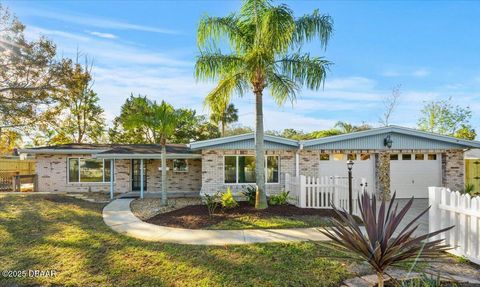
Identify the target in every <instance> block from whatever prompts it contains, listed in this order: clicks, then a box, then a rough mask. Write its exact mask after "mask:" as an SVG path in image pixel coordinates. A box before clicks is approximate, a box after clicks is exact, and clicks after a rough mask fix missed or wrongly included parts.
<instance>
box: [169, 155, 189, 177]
mask: <svg viewBox="0 0 480 287" xmlns="http://www.w3.org/2000/svg"><path fill="white" fill-rule="evenodd" d="M176 160H184V161H185V164H186V165H187V169H186V170H175V161H176ZM172 169H173V172H178V173H186V172H188V159H184V158H174V159H173V160H172Z"/></svg>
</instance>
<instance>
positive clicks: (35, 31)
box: [25, 25, 90, 42]
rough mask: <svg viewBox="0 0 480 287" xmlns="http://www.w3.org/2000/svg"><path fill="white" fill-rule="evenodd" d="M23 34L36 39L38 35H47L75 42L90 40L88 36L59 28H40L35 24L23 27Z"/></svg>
mask: <svg viewBox="0 0 480 287" xmlns="http://www.w3.org/2000/svg"><path fill="white" fill-rule="evenodd" d="M25 36H26V37H27V38H29V39H36V38H39V37H40V36H48V38H53V37H57V38H62V39H67V40H74V41H77V42H88V41H90V38H89V37H85V36H81V35H78V34H75V33H70V32H66V31H59V30H51V29H45V28H40V27H37V26H32V25H29V26H27V27H26V29H25Z"/></svg>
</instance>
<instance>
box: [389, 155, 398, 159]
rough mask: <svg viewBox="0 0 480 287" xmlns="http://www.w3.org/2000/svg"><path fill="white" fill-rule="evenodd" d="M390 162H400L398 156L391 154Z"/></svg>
mask: <svg viewBox="0 0 480 287" xmlns="http://www.w3.org/2000/svg"><path fill="white" fill-rule="evenodd" d="M390 160H398V154H391V155H390Z"/></svg>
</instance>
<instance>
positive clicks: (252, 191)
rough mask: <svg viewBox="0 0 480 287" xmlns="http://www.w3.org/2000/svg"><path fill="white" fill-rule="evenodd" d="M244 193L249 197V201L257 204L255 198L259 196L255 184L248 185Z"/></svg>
mask: <svg viewBox="0 0 480 287" xmlns="http://www.w3.org/2000/svg"><path fill="white" fill-rule="evenodd" d="M242 194H243V195H244V196H245V197H246V198H247V201H248V203H250V204H255V198H256V197H257V188H256V187H255V186H253V185H249V186H247V187H246V190H244V191H243V192H242Z"/></svg>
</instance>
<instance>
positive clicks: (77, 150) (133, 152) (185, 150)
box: [20, 144, 201, 159]
mask: <svg viewBox="0 0 480 287" xmlns="http://www.w3.org/2000/svg"><path fill="white" fill-rule="evenodd" d="M166 149H167V158H168V159H173V158H201V154H200V153H197V152H194V151H192V150H191V149H190V148H189V147H188V146H187V145H184V144H167V145H166ZM20 152H21V153H29V154H91V155H92V156H93V157H95V158H107V159H161V158H162V146H161V145H158V144H65V145H55V146H45V147H37V148H29V149H22V150H20Z"/></svg>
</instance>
